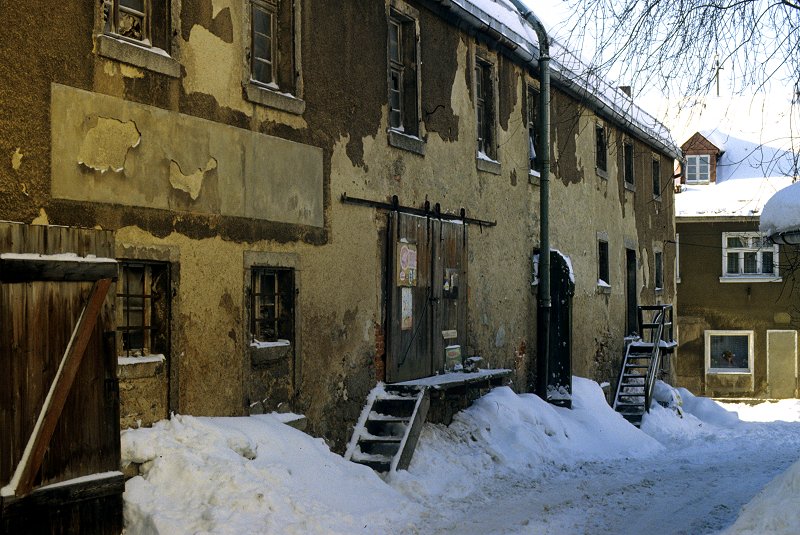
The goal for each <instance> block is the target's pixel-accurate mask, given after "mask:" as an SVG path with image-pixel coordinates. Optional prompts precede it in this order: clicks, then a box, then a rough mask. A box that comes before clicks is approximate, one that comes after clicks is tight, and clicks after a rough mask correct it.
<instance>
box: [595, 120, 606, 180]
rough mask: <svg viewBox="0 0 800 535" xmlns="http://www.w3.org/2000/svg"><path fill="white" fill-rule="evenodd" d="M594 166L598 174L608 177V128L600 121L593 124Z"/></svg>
mask: <svg viewBox="0 0 800 535" xmlns="http://www.w3.org/2000/svg"><path fill="white" fill-rule="evenodd" d="M594 139H595V151H594V168H595V171H596V172H597V174H598V175H600V176H601V177H603V178H608V130H607V129H606V127H605V125H603V124H602V123H599V122H598V123H595V125H594Z"/></svg>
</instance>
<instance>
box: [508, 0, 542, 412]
mask: <svg viewBox="0 0 800 535" xmlns="http://www.w3.org/2000/svg"><path fill="white" fill-rule="evenodd" d="M511 3H512V4H514V7H515V8H517V10H518V11H519V12H520V14H521V15H522V17H523V18H524V19H525V20H526V21H528V23H529V24H530V25H531V26H532V27H533V29H534V31H535V32H536V37H537V38H538V40H539V124H538V125H537V126H538V128H539V139H540V147H539V152H541V154H542V171H541V176H540V177H539V286H538V298H537V301H538V308H537V314H536V320H537V321H536V387H535V392H536V395H538V396H539V397H540V398H542V399H544V400H545V401H546V400H547V384H548V382H549V381H548V376H549V375H550V370H549V369H548V368H549V366H548V364H549V356H550V309H551V308H552V303H551V302H550V42H549V40H548V38H547V32H546V31H545V29H544V25H543V24H542V22H541V21H540V20H539V19H538V18H537V17H536V15H534V14H533V11H531V10H530V8H528V6H526V5H525V4H523V3H522V2H521V1H520V0H511Z"/></svg>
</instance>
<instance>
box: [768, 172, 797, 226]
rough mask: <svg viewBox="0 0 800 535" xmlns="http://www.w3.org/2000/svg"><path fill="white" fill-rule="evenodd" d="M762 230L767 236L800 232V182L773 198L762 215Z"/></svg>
mask: <svg viewBox="0 0 800 535" xmlns="http://www.w3.org/2000/svg"><path fill="white" fill-rule="evenodd" d="M760 230H761V232H763V233H764V234H766V235H767V236H771V235H773V234H775V233H777V232H788V231H793V230H800V182H795V183H794V184H792V185H791V186H789V187H787V188H784V189H782V190H781V191H779V192H777V193H776V194H775V195H773V196H772V198H771V199H769V201H767V204H766V206H764V211H763V213H762V214H761V224H760Z"/></svg>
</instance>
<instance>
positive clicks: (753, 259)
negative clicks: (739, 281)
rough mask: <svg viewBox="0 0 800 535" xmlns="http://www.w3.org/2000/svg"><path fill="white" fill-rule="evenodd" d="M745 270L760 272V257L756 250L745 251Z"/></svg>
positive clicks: (747, 271) (746, 271)
mask: <svg viewBox="0 0 800 535" xmlns="http://www.w3.org/2000/svg"><path fill="white" fill-rule="evenodd" d="M744 272H745V273H758V258H757V254H756V253H754V252H746V253H744Z"/></svg>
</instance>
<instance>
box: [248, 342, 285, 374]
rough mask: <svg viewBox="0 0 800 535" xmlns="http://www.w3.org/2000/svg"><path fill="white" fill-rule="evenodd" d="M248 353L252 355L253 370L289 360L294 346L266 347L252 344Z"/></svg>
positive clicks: (277, 345) (278, 345)
mask: <svg viewBox="0 0 800 535" xmlns="http://www.w3.org/2000/svg"><path fill="white" fill-rule="evenodd" d="M248 351H249V353H250V364H251V365H252V366H253V368H255V369H259V368H264V367H267V366H269V365H270V364H273V363H276V362H280V361H283V360H285V359H286V358H288V357H289V355H290V354H291V352H292V346H291V344H275V345H264V346H259V345H255V344H251V345H250V347H248Z"/></svg>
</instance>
